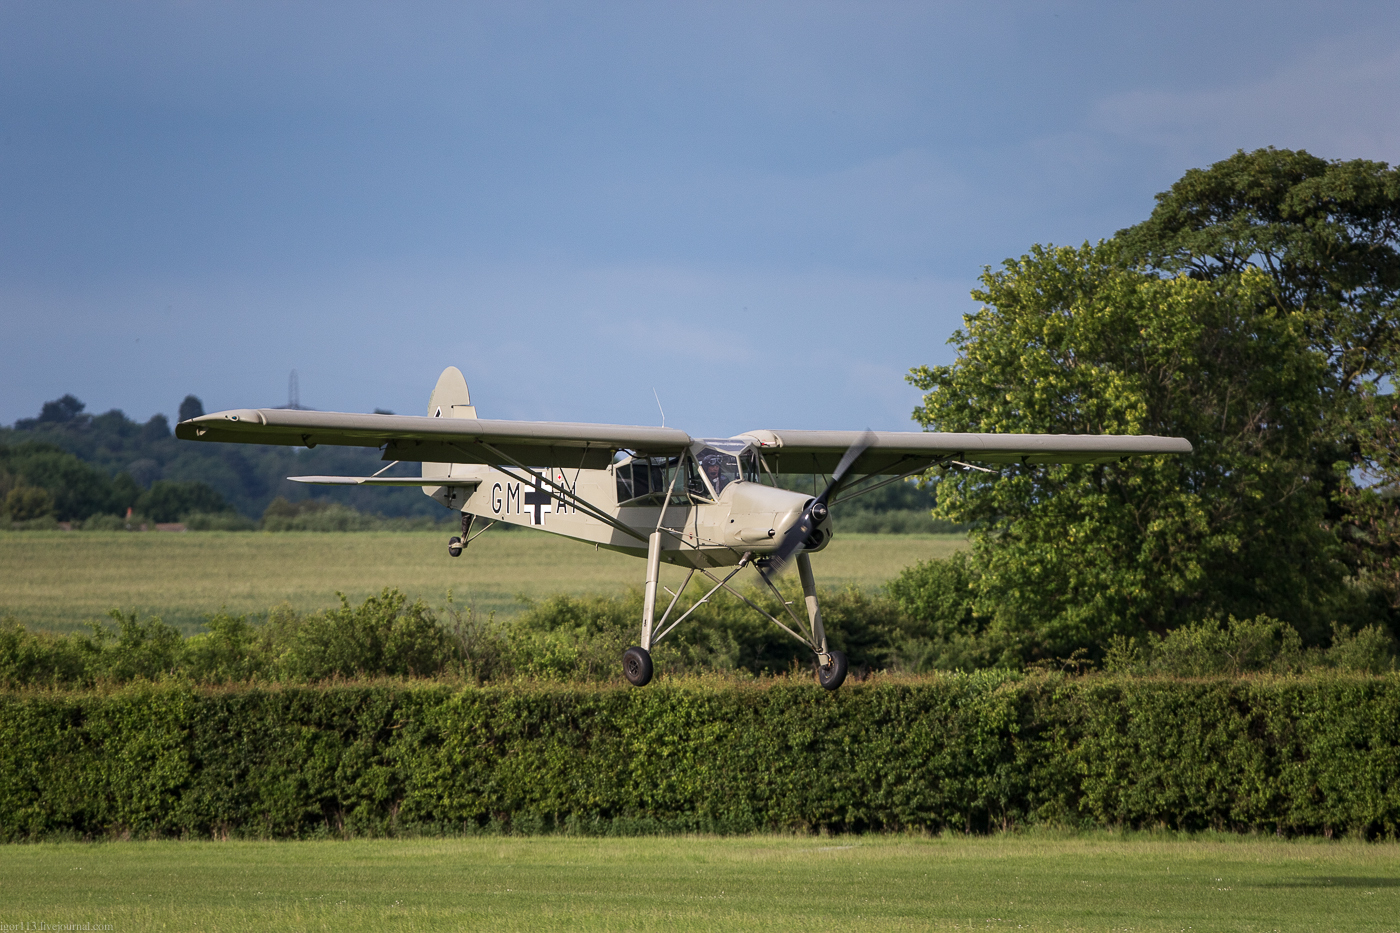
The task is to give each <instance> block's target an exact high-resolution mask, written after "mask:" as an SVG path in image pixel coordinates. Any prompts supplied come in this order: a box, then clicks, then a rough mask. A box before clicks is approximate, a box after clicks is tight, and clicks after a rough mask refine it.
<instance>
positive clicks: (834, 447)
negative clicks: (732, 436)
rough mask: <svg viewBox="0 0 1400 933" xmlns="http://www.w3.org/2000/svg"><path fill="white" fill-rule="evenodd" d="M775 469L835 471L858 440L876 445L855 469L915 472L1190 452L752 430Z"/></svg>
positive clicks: (1064, 437)
mask: <svg viewBox="0 0 1400 933" xmlns="http://www.w3.org/2000/svg"><path fill="white" fill-rule="evenodd" d="M737 439H743V440H748V441H750V442H752V443H754V444H755V445H757V446H758V447H759V448H760V449H761V450H762V451H763V457H764V459H765V460H766V461H767V462H768V464H769V468H770V469H772V470H773V471H774V472H775V473H830V472H831V471H832V470H834V469H836V466H837V464H838V463H840V461H841V457H842V455H844V454H845V453H846V451H847V450H849V449H850V448H851V446H852V445H854V444H856V443H857V442H859V441H861V440H862V439H865V440H868V442H869V444H870V446H869V448H868V449H866V450H865V452H864V453H862V454H861V455H860V457H859V458H858V459H857V460H856V462H855V464H854V466H852V467H851V472H853V473H865V474H870V473H886V474H900V473H909V472H911V471H913V470H918V469H920V468H922V467H926V466H929V465H931V464H933V463H935V462H938V461H941V460H951V461H963V462H971V463H1112V462H1114V461H1115V460H1122V459H1124V458H1126V457H1140V456H1144V455H1151V454H1189V453H1191V443H1190V442H1189V441H1187V440H1186V439H1185V438H1181V437H1157V436H1154V435H1136V436H1129V435H1114V434H954V433H946V434H945V433H939V432H923V431H874V432H870V434H869V435H867V434H866V432H864V431H749V432H748V433H746V434H740V435H738V438H737Z"/></svg>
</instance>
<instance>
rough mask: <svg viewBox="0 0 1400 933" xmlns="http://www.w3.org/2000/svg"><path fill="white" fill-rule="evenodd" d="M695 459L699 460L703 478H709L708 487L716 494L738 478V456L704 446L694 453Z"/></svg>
mask: <svg viewBox="0 0 1400 933" xmlns="http://www.w3.org/2000/svg"><path fill="white" fill-rule="evenodd" d="M695 459H696V460H697V461H699V463H700V470H701V472H703V473H704V474H705V479H707V480H709V483H710V488H711V489H713V490H714V491H715V494H716V495H718V494H719V493H722V492H724V487H725V486H728V485H729V484H730V483H732V482H734V481H735V480H736V479H738V478H739V458H738V457H736V456H734V455H733V454H731V453H725V452H724V451H722V450H716V449H715V448H713V447H705V448H703V449H701V451H700V452H699V453H698V454H696V455H695Z"/></svg>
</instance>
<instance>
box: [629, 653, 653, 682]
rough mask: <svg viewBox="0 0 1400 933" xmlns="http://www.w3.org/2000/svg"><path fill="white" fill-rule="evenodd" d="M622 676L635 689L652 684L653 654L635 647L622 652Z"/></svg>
mask: <svg viewBox="0 0 1400 933" xmlns="http://www.w3.org/2000/svg"><path fill="white" fill-rule="evenodd" d="M622 674H623V676H624V677H626V678H627V681H628V683H630V684H631V685H632V686H634V687H645V686H646V685H647V684H649V683H651V652H649V651H647V650H646V649H645V648H638V647H636V646H635V645H633V646H632V647H631V648H628V649H627V650H626V651H624V652H622Z"/></svg>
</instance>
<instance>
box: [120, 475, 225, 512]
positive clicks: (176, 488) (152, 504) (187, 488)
mask: <svg viewBox="0 0 1400 933" xmlns="http://www.w3.org/2000/svg"><path fill="white" fill-rule="evenodd" d="M136 511H138V512H140V513H141V514H142V515H149V516H150V517H151V518H152V519H154V520H155V521H158V522H176V521H179V520H180V519H181V518H183V517H184V516H186V515H189V514H190V513H192V512H226V511H229V507H228V503H226V502H225V501H224V497H223V496H221V495H219V494H218V492H216V491H215V490H214V489H213V488H212V487H210V486H209V485H208V484H207V483H189V482H176V481H174V480H168V479H159V480H156V481H155V482H154V483H152V484H151V488H150V489H148V490H146V491H145V492H144V493H142V494H141V498H139V499H137V500H136Z"/></svg>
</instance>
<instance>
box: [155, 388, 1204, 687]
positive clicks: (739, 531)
mask: <svg viewBox="0 0 1400 933" xmlns="http://www.w3.org/2000/svg"><path fill="white" fill-rule="evenodd" d="M175 436H176V437H178V438H180V439H182V440H191V441H205V442H224V443H239V444H277V445H285V446H298V447H307V448H311V447H315V446H317V445H318V444H333V445H341V446H351V447H374V448H378V449H380V450H381V451H383V455H382V459H384V460H387V461H391V462H390V463H389V464H388V466H386V467H384V469H383V470H380V471H379V472H378V473H376V474H374V475H373V476H292V477H288V478H289V479H291V480H293V481H295V482H298V483H313V484H321V485H332V486H347V485H348V486H417V487H421V488H422V490H423V492H424V493H426V494H427V495H429V496H431V497H432V498H433V499H435V500H437V501H438V502H440V503H441V504H442V505H444V506H446V507H447V508H449V509H453V510H455V511H458V512H460V513H461V515H462V523H461V528H462V531H461V534H460V535H453V536H452V537H451V538H450V539H449V541H448V553H449V554H450V555H451V556H452V557H458V556H460V555H461V553H462V551H463V549H465V548H466V547H467V545H468V544H469V543H470V542H471V541H473V540H475V539H476V538H477V537H478V536H479V535H480V534H481V533H482V532H484V531H485V530H486V529H487V528H489V527H491V525H492V524H494V523H496V522H505V523H508V524H513V525H523V526H527V527H531V528H536V529H539V530H541V531H547V532H550V533H551V534H557V535H563V536H564V537H567V538H573V539H575V540H578V541H586V542H589V543H592V544H594V545H596V546H598V547H602V548H608V549H609V550H613V551H620V552H622V553H624V554H631V555H634V556H636V557H644V558H646V577H645V588H644V590H643V602H642V619H641V633H640V638H639V640H638V641H639V643H638V644H636V645H633V646H632V647H629V648H628V649H627V650H626V651H625V652H624V653H623V657H622V668H623V674H624V676H625V677H626V678H627V680H628V681H629V682H630V683H632V684H633V685H635V686H638V687H640V686H644V685H646V684H647V683H649V682H650V681H651V679H652V674H653V664H652V658H651V651H652V649H653V648H654V647H655V646H656V645H657V644H658V643H660V642H661V640H662V639H664V638H665V637H666V636H667V635H669V634H671V632H673V631H675V629H676V627H677V626H678V625H680V624H681V623H682V622H684V621H685V620H686V619H687V618H688V617H689V616H690V615H691V614H692V613H693V612H695V610H696V609H698V608H699V607H700V606H701V605H703V604H704V603H705V601H706V600H708V599H709V598H710V597H712V596H714V595H715V593H717V592H719V591H720V590H721V589H723V590H725V591H727V592H729V593H730V594H732V595H733V596H735V597H737V598H738V599H740V600H742V601H743V602H745V603H747V604H748V606H749V607H750V608H752V609H753V610H754V611H756V612H758V613H759V614H760V615H762V616H764V617H765V618H766V619H768V621H770V622H772V623H773V624H775V625H776V626H778V628H780V629H782V630H783V631H784V632H786V633H787V634H788V635H789V636H791V637H793V638H795V639H797V640H798V641H799V642H802V643H803V644H804V645H806V646H807V648H809V649H810V650H811V651H812V652H813V654H814V655H815V658H816V680H817V682H818V683H819V684H820V685H821V686H822V687H824V688H826V689H827V690H836V689H837V688H839V687H840V686H841V684H842V682H843V681H844V680H845V678H846V672H847V660H846V657H845V656H844V655H843V654H842V653H841V652H840V651H839V650H836V649H834V648H831V647H829V646H828V643H827V637H826V630H825V628H824V627H823V625H822V618H821V609H820V607H819V606H818V604H817V588H816V582H815V579H814V577H813V575H812V565H811V561H810V560H809V558H808V555H809V554H811V553H813V552H815V551H820V550H822V549H823V548H825V547H826V546H827V545H828V544H829V543H830V542H831V538H832V533H833V529H832V521H831V506H833V505H835V504H836V503H837V502H840V501H845V499H847V498H851V497H853V496H855V495H860V494H863V493H866V492H870V491H872V490H874V489H878V488H880V487H881V486H885V485H888V484H890V483H896V482H899V481H900V480H904V479H908V478H910V477H913V476H916V475H918V474H921V473H923V472H925V471H927V470H928V469H930V468H931V467H935V466H948V465H951V466H957V467H962V468H965V469H976V470H983V471H985V472H995V470H994V469H992V468H991V467H988V466H982V465H980V464H991V465H993V466H995V465H998V464H1002V465H1004V464H1022V465H1026V464H1048V463H1111V462H1115V461H1119V460H1126V459H1128V458H1130V457H1138V456H1150V455H1162V454H1189V453H1191V444H1190V443H1189V442H1188V441H1186V440H1185V439H1184V438H1177V437H1157V436H1150V435H1141V436H1126V435H1078V434H1074V435H1071V434H959V433H939V432H918V431H908V432H894V431H869V430H867V431H812V430H758V431H748V432H745V433H743V434H736V435H734V436H733V437H727V438H694V437H691V436H690V435H689V434H687V433H686V432H684V431H681V430H678V429H676V428H667V427H646V426H633V425H614V424H587V423H564V422H545V421H496V420H487V419H481V418H478V417H477V413H476V407H475V406H474V405H473V404H472V401H471V393H470V392H469V391H468V389H467V382H466V379H465V378H464V377H463V375H462V373H461V371H460V370H458V369H457V368H456V367H455V366H449V367H448V368H447V369H445V370H444V371H443V373H442V375H441V376H440V377H439V378H438V381H437V386H436V387H435V388H434V389H433V392H432V395H431V396H430V397H429V400H428V413H427V415H426V416H418V415H389V414H356V413H350V412H323V411H309V410H304V409H302V410H298V409H286V408H260V409H236V410H231V411H220V412H214V413H212V414H207V415H201V416H199V417H196V418H191V419H189V420H188V421H182V422H180V423H179V424H178V425H176V427H175ZM401 462H410V463H412V462H417V463H421V464H422V468H421V474H420V475H419V476H407V477H405V476H384V475H382V474H383V473H384V472H385V471H387V470H388V469H389V468H390V467H392V466H394V465H395V464H398V463H401ZM779 473H787V474H793V473H797V474H806V473H811V474H813V475H814V477H815V475H818V474H825V475H829V479H828V480H827V483H826V488H825V489H824V490H822V491H821V492H820V493H819V494H817V495H815V496H813V495H807V494H805V493H801V492H794V491H791V490H788V489H782V488H779V487H778V485H777V476H778V474H779ZM856 477H858V478H856ZM843 491H844V492H846V495H845V496H841V495H840V494H841V493H842V492H843ZM477 519H481V520H482V521H483V522H484V523H485V524H484V527H482V528H480V529H479V530H477V531H476V532H475V533H473V531H472V528H473V525H474V523H475V522H476V520H477ZM662 562H665V563H668V564H673V565H676V566H678V567H682V568H685V569H686V571H687V573H686V577H685V581H684V582H683V583H682V584H681V585H680V587H679V588H678V589H677V590H676V591H675V592H674V593H671V600H670V603H669V604H668V605H667V606H666V608H665V610H664V611H663V612H662V613H661V615H660V617H659V618H658V617H657V615H656V608H657V589H658V583H659V579H660V566H661V563H662ZM794 563H795V564H796V566H797V572H798V577H799V579H800V581H801V584H802V594H803V601H804V603H805V608H806V618H805V619H803V618H802V617H801V616H799V615H798V613H797V612H796V611H795V610H793V608H792V607H791V605H790V604H789V602H788V601H787V600H785V599H784V598H783V597H782V595H781V594H780V593H779V592H778V590H777V587H776V585H775V584H774V582H773V581H774V578H775V577H776V575H777V574H778V573H779V572H780V571H782V570H783V569H784V568H785V567H787V566H789V565H790V564H794ZM745 567H753V568H755V569H756V570H757V572H758V577H759V579H760V580H761V581H762V582H763V584H765V585H766V586H767V587H768V588H769V589H770V590H772V591H773V593H774V594H775V595H777V597H778V604H779V607H780V608H779V610H778V611H779V612H786V614H787V616H788V618H787V619H783V618H779V617H778V616H777V615H775V614H774V613H771V612H769V611H768V610H767V609H765V608H763V607H762V606H760V605H758V604H757V603H755V602H754V601H753V600H752V599H750V598H749V597H748V596H746V595H745V594H744V593H742V592H740V591H739V590H738V589H737V588H736V587H735V586H734V585H733V583H732V581H733V579H734V577H735V576H736V575H738V573H739V572H740V571H741V570H743V569H744V568H745ZM697 574H699V575H700V576H701V577H703V578H705V579H706V580H707V581H708V584H707V585H709V590H708V592H706V593H705V595H704V596H703V597H702V598H701V599H700V600H699V601H697V602H696V603H694V604H693V605H692V606H691V607H690V608H689V609H687V610H686V611H684V612H681V613H678V614H677V615H676V616H675V617H674V618H672V613H673V611H674V610H675V609H676V606H677V604H678V603H679V602H680V598H681V594H682V593H684V592H685V591H686V588H687V587H688V586H689V585H690V583H691V580H692V579H693V578H694V577H695V576H696V575H697ZM667 592H670V590H669V589H668V590H667Z"/></svg>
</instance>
